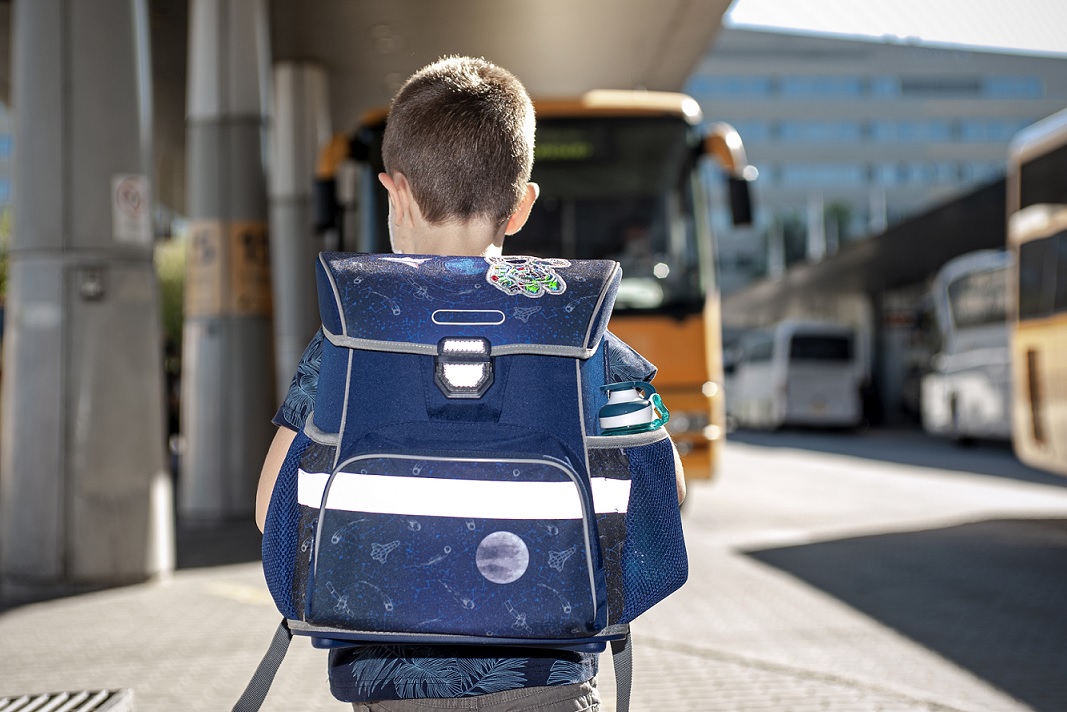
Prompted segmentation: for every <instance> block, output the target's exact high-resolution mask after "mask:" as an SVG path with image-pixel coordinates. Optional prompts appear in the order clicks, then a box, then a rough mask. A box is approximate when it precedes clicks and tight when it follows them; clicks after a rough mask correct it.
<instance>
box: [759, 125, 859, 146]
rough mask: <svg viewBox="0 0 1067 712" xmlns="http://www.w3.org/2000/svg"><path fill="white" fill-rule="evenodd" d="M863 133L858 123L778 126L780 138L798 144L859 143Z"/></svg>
mask: <svg viewBox="0 0 1067 712" xmlns="http://www.w3.org/2000/svg"><path fill="white" fill-rule="evenodd" d="M861 133H862V132H861V129H860V124H859V123H858V122H856V121H783V122H781V123H780V124H779V125H778V137H779V138H780V139H781V140H782V141H787V142H796V143H809V142H810V143H830V142H833V143H836V142H838V141H858V140H859V139H860V136H861ZM742 138H743V137H742Z"/></svg>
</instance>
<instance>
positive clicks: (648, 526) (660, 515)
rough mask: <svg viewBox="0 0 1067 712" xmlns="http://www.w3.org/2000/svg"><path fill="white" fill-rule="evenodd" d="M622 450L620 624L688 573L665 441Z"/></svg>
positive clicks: (672, 588) (666, 593)
mask: <svg viewBox="0 0 1067 712" xmlns="http://www.w3.org/2000/svg"><path fill="white" fill-rule="evenodd" d="M627 452H628V455H629V459H630V479H631V486H630V501H629V506H628V508H627V513H626V543H625V545H624V546H623V550H622V561H621V569H622V580H623V588H624V596H625V600H626V603H625V606H624V608H623V612H622V618H621V619H620V621H619V622H620V623H628V622H630V621H632V620H633V619H634V618H636V617H637V616H639V615H641V614H642V613H644V612H645V611H647V610H648V609H649V608H651V607H652V606H654V605H655V604H656V603H658V602H659V601H662V600H663V599H664V598H666V597H667V596H669V595H670V594H671V593H673V592H674V591H676V590H677V589H678V588H680V587H681V585H682V584H683V583H685V581H686V578H688V576H689V561H688V558H687V557H686V553H685V541H684V540H683V538H682V518H681V511H680V508H679V507H678V491H677V489H676V486H675V472H674V451H673V448H672V447H671V442H670V440H668V439H663V440H660V441H658V442H655V443H652V444H649V445H641V446H638V447H633V448H628V450H627Z"/></svg>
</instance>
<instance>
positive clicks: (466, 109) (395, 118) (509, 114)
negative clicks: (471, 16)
mask: <svg viewBox="0 0 1067 712" xmlns="http://www.w3.org/2000/svg"><path fill="white" fill-rule="evenodd" d="M533 146H534V110H533V104H532V103H531V102H530V97H529V95H527V93H526V90H525V88H524V87H523V86H522V84H521V83H520V82H519V80H518V79H516V78H515V77H514V76H513V75H512V74H511V73H510V72H508V71H506V70H504V69H501V68H500V67H497V66H495V65H493V64H491V63H490V62H487V61H485V60H484V59H473V58H470V57H448V58H445V59H441V60H438V61H437V62H434V63H433V64H430V65H428V66H426V67H423V68H422V69H420V70H419V71H418V72H416V73H415V74H413V75H412V76H411V78H410V79H408V80H407V82H405V83H404V85H403V86H402V87H401V88H400V91H399V92H397V94H396V96H395V97H394V99H393V103H392V106H391V107H390V110H389V119H388V122H387V123H386V128H385V136H384V138H383V142H382V158H383V160H384V163H385V170H386V172H387V174H388V175H383V177H382V182H383V183H384V184H385V186H386V188H387V189H389V190H390V199H391V201H392V200H393V199H394V197H395V196H394V190H395V188H396V186H397V185H400V184H401V182H403V183H404V184H406V186H407V188H408V189H409V190H410V195H411V197H412V198H413V199H414V202H415V203H416V204H417V209H418V213H419V215H420V216H421V218H422V219H423V220H424V221H425V223H426V224H428V225H431V226H442V225H449V224H451V225H467V224H471V223H475V224H487V225H491V226H493V227H494V228H496V229H501V228H505V227H508V228H511V227H514V226H513V225H512V224H511V223H512V218H513V216H515V214H516V212H517V211H521V210H522V208H523V205H524V201H526V200H527V198H528V196H529V194H530V193H531V192H532V193H533V194H534V197H536V187H531V184H530V183H529V180H530V170H531V168H532V166H533ZM530 203H531V204H532V200H531V201H530ZM397 207H398V206H397V205H395V204H394V203H392V202H391V208H392V209H396V208H397ZM526 212H527V213H528V206H527V208H526ZM518 227H521V223H520V224H519V225H518ZM518 227H514V229H508V230H507V232H509V234H510V232H514V231H515V230H517V229H518ZM501 239H502V238H501Z"/></svg>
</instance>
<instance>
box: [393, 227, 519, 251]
mask: <svg viewBox="0 0 1067 712" xmlns="http://www.w3.org/2000/svg"><path fill="white" fill-rule="evenodd" d="M394 230H395V231H396V232H395V233H394V235H393V251H394V252H405V253H408V254H422V255H459V256H471V257H481V256H493V255H499V254H500V251H501V247H502V246H503V242H504V234H503V228H502V227H501V229H500V231H499V232H500V234H499V236H498V235H496V234H495V232H496V231H495V230H494V229H493V226H492V225H491V224H488V223H485V224H483V223H482V222H481V221H471V222H468V223H445V224H443V225H427V224H425V223H424V224H422V225H419V226H418V227H411V228H408V229H403V228H401V229H399V230H398V229H397V228H395V227H394Z"/></svg>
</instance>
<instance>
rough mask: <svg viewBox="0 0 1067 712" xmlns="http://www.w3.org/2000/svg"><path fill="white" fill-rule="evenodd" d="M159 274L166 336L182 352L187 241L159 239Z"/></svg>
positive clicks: (157, 256) (157, 257) (156, 256)
mask: <svg viewBox="0 0 1067 712" xmlns="http://www.w3.org/2000/svg"><path fill="white" fill-rule="evenodd" d="M155 261H156V274H157V275H158V277H159V292H160V303H161V309H162V317H163V336H164V337H165V338H166V340H167V342H168V343H170V344H172V345H173V346H174V348H175V349H176V350H177V351H176V352H177V353H181V344H182V314H183V303H184V302H183V300H184V293H185V243H184V242H182V241H179V240H165V241H163V242H158V243H156V254H155Z"/></svg>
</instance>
